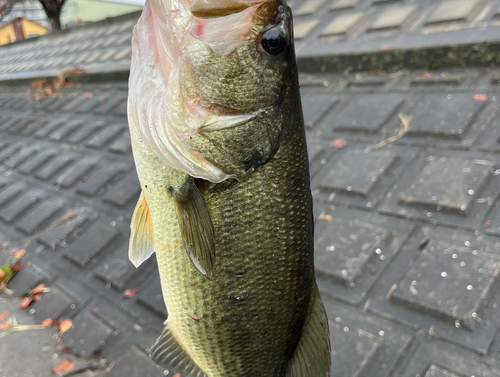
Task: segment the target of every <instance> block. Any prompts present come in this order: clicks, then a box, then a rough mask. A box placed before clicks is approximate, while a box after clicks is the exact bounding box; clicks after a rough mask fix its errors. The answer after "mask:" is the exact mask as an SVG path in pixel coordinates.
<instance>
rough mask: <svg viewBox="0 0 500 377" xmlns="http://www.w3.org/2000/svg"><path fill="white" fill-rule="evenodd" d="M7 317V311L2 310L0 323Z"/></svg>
mask: <svg viewBox="0 0 500 377" xmlns="http://www.w3.org/2000/svg"><path fill="white" fill-rule="evenodd" d="M8 316H9V311H8V310H4V311H3V312H1V313H0V321H3V320H4V319H5V318H7V317H8Z"/></svg>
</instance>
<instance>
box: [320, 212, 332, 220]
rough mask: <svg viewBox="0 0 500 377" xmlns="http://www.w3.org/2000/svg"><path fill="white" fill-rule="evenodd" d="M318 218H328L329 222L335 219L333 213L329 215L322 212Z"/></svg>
mask: <svg viewBox="0 0 500 377" xmlns="http://www.w3.org/2000/svg"><path fill="white" fill-rule="evenodd" d="M318 220H326V221H328V222H329V223H331V222H332V221H333V217H332V215H327V214H326V213H324V212H321V213H320V215H319V216H318Z"/></svg>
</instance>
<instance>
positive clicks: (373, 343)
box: [330, 324, 381, 377]
mask: <svg viewBox="0 0 500 377" xmlns="http://www.w3.org/2000/svg"><path fill="white" fill-rule="evenodd" d="M330 337H331V338H332V339H335V345H336V347H335V349H334V350H333V351H332V359H331V363H332V364H331V365H332V369H333V370H334V371H335V374H334V375H336V376H339V377H340V376H353V377H354V376H356V377H359V376H365V375H368V374H369V372H368V368H367V366H368V365H369V364H370V362H372V360H373V359H374V358H375V357H376V354H377V351H378V350H379V349H380V348H381V341H380V340H379V339H377V338H376V337H372V336H369V335H368V334H366V333H363V332H361V331H356V329H350V328H349V327H346V326H344V327H342V326H339V325H338V324H330ZM345 360H349V362H348V363H346V362H345Z"/></svg>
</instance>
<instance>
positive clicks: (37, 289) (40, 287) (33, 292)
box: [31, 283, 45, 296]
mask: <svg viewBox="0 0 500 377" xmlns="http://www.w3.org/2000/svg"><path fill="white" fill-rule="evenodd" d="M44 289H45V284H43V283H42V284H38V285H37V286H36V287H35V288H33V289H32V290H31V296H33V295H36V294H37V293H42V292H43V290H44Z"/></svg>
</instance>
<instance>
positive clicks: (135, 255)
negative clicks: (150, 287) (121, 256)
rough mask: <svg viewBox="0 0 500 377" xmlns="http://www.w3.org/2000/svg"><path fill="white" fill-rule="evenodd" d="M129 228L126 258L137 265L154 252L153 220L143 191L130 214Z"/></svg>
mask: <svg viewBox="0 0 500 377" xmlns="http://www.w3.org/2000/svg"><path fill="white" fill-rule="evenodd" d="M130 230H131V233H130V243H129V248H128V258H129V259H130V261H131V262H132V263H133V264H134V266H135V267H139V266H140V265H141V264H142V263H143V262H144V261H145V260H146V259H148V258H149V257H150V256H151V254H153V253H154V244H153V221H152V220H151V213H150V212H149V206H148V203H147V202H146V197H145V196H144V193H143V192H141V196H140V197H139V201H138V202H137V205H136V207H135V210H134V214H133V215H132V221H131V223H130Z"/></svg>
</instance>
